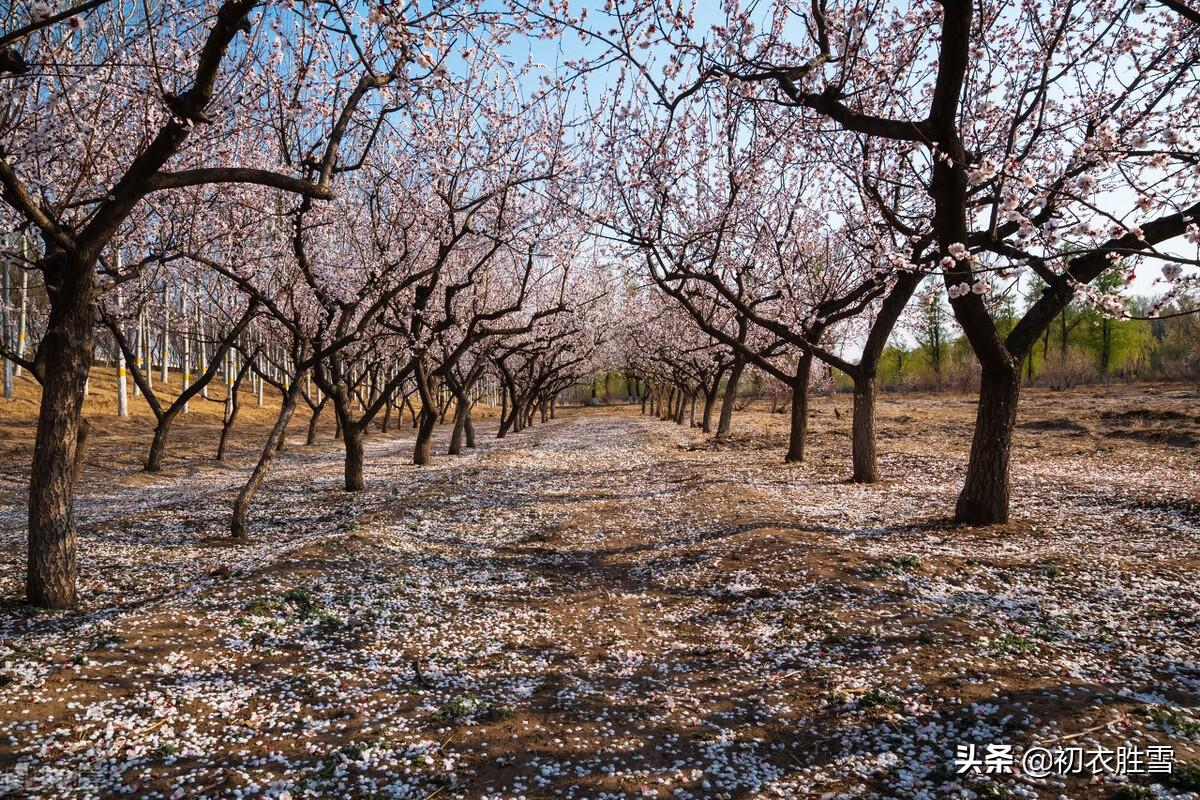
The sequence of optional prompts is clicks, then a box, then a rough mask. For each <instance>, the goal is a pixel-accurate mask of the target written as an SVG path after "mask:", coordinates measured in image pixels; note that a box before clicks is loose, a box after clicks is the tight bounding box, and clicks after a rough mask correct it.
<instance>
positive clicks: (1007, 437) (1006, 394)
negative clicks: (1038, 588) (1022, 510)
mask: <svg viewBox="0 0 1200 800" xmlns="http://www.w3.org/2000/svg"><path fill="white" fill-rule="evenodd" d="M1020 395H1021V362H1020V360H1017V359H1014V360H1012V361H1010V362H1009V363H1007V364H984V365H983V370H982V375H981V379H980V386H979V410H978V413H977V414H976V415H975V436H974V438H973V439H972V440H971V460H970V461H969V462H968V464H967V479H966V482H965V483H964V484H963V489H962V492H961V493H960V494H959V496H958V503H957V505H956V506H955V509H954V519H955V521H956V522H963V523H966V524H968V525H993V524H997V523H1001V522H1007V521H1008V495H1009V484H1008V462H1009V456H1010V455H1011V453H1012V434H1013V428H1014V427H1016V424H1017V401H1018V399H1019V398H1020Z"/></svg>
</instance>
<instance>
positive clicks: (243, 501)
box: [229, 381, 300, 539]
mask: <svg viewBox="0 0 1200 800" xmlns="http://www.w3.org/2000/svg"><path fill="white" fill-rule="evenodd" d="M299 394H300V381H293V382H292V385H291V386H290V387H288V390H287V393H286V394H285V395H284V396H283V403H282V404H281V405H280V407H279V416H278V417H276V419H275V426H274V427H273V428H271V433H270V434H269V435H268V436H267V441H266V443H265V444H264V445H263V449H262V455H260V456H259V457H258V463H257V464H255V465H254V471H253V472H251V473H250V479H249V480H248V481H246V485H245V486H243V487H242V491H241V492H239V493H238V496H237V500H236V501H235V502H234V504H233V520H232V522H231V523H230V527H229V533H230V535H231V536H232V537H233V538H234V539H245V538H247V537H246V512H247V511H248V510H249V508H250V501H251V500H252V499H254V495H255V493H256V492H257V491H258V488H259V487H260V486H262V482H263V480H264V479H265V478H266V477H267V470H269V469H270V468H271V462H272V461H274V460H275V454H276V453H278V452H279V439H280V438H281V437H282V436H283V434H284V433H285V432H286V431H287V426H288V422H290V421H291V419H292V413H293V412H294V411H295V410H296V398H297V397H298V396H299Z"/></svg>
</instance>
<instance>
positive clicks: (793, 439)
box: [783, 356, 812, 464]
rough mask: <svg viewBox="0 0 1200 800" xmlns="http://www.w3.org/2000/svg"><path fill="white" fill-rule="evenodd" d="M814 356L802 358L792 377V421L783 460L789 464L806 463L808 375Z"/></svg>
mask: <svg viewBox="0 0 1200 800" xmlns="http://www.w3.org/2000/svg"><path fill="white" fill-rule="evenodd" d="M811 370H812V356H801V357H800V360H799V361H798V362H797V363H796V374H795V375H794V376H793V377H792V420H791V429H790V433H789V436H788V451H787V455H786V456H784V458H783V460H784V461H786V462H787V463H789V464H792V463H800V462H802V461H804V440H805V438H806V437H807V436H808V375H809V372H810V371H811Z"/></svg>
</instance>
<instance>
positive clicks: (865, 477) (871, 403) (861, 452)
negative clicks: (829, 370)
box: [850, 370, 879, 483]
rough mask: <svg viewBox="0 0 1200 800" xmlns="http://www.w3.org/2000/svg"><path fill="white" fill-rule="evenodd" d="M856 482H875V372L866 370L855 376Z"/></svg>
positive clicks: (852, 435)
mask: <svg viewBox="0 0 1200 800" xmlns="http://www.w3.org/2000/svg"><path fill="white" fill-rule="evenodd" d="M850 440H851V451H852V454H853V455H852V460H853V464H854V475H853V477H852V480H853V481H854V482H855V483H875V482H876V481H877V480H879V473H878V469H877V467H876V462H875V373H873V372H869V371H866V370H863V371H861V372H860V373H859V374H858V375H855V377H854V420H853V423H852V428H851V431H850Z"/></svg>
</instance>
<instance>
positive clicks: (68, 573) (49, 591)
mask: <svg viewBox="0 0 1200 800" xmlns="http://www.w3.org/2000/svg"><path fill="white" fill-rule="evenodd" d="M50 258H53V259H55V261H56V263H52V264H47V266H46V268H45V269H44V270H43V272H44V274H45V275H46V276H47V283H48V284H51V282H52V281H53V283H54V284H56V285H52V286H48V288H51V291H49V293H48V294H49V297H50V314H49V318H48V320H47V325H46V333H45V335H44V336H43V337H42V341H41V343H40V344H39V345H38V350H37V356H36V362H35V363H36V364H37V365H38V367H39V369H40V372H41V373H42V399H41V406H40V408H39V410H38V424H37V436H36V439H35V444H34V448H33V464H32V466H31V468H30V479H29V551H28V563H27V567H28V571H27V573H26V579H25V595H26V598H27V600H28V601H29V602H30V603H32V604H33V605H37V606H43V607H46V608H71V607H73V606H74V605H75V603H76V594H75V577H76V573H77V564H76V559H75V538H76V536H75V516H74V508H73V506H74V501H75V481H74V474H75V451H76V447H77V445H78V437H79V424H80V415H81V413H82V410H83V387H84V384H85V383H86V382H87V377H88V370H89V369H90V368H91V365H92V346H93V336H94V331H95V328H96V310H95V306H94V305H93V303H92V297H91V295H92V291H93V281H94V273H93V269H92V265H91V264H81V263H76V262H74V261H73V260H68V259H67V258H65V257H62V256H57V257H55V256H51V257H50Z"/></svg>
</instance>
